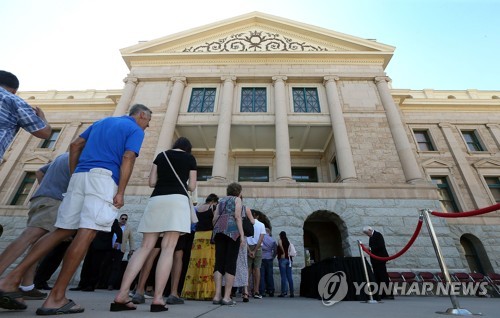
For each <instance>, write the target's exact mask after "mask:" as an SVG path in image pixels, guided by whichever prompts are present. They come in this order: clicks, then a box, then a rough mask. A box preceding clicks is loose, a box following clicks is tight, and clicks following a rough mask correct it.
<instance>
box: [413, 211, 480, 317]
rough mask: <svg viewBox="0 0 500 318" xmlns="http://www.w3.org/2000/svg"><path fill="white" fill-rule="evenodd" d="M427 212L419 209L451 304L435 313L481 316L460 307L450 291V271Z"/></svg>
mask: <svg viewBox="0 0 500 318" xmlns="http://www.w3.org/2000/svg"><path fill="white" fill-rule="evenodd" d="M429 212H430V211H429V210H427V209H425V210H421V213H422V214H423V215H424V218H425V224H426V225H427V230H428V231H429V234H430V236H431V241H432V245H433V246H434V251H435V252H436V256H437V259H438V262H439V266H440V267H441V271H442V272H443V276H444V279H445V281H446V282H445V284H446V285H447V286H450V292H449V296H450V299H451V304H452V305H453V308H448V309H447V310H446V311H444V312H443V311H436V313H438V314H443V315H455V316H481V315H482V314H481V313H477V314H473V313H471V312H470V311H468V310H467V309H464V308H460V304H459V303H458V299H457V296H456V295H454V294H453V293H452V292H451V290H452V289H451V277H450V273H449V272H448V267H446V264H445V262H444V258H443V254H442V253H441V247H440V246H439V242H438V239H437V236H436V232H434V227H433V226H432V222H431V218H430V217H429Z"/></svg>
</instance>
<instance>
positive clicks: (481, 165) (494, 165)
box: [473, 159, 500, 168]
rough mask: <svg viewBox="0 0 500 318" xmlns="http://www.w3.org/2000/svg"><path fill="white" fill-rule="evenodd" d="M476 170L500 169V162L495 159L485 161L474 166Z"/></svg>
mask: <svg viewBox="0 0 500 318" xmlns="http://www.w3.org/2000/svg"><path fill="white" fill-rule="evenodd" d="M473 166H474V167H476V168H500V161H498V160H494V159H483V160H480V161H478V162H476V163H474V164H473Z"/></svg>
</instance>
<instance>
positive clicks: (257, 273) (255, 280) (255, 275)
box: [253, 268, 260, 295]
mask: <svg viewBox="0 0 500 318" xmlns="http://www.w3.org/2000/svg"><path fill="white" fill-rule="evenodd" d="M259 286H260V268H254V269H253V294H254V295H255V294H258V293H259Z"/></svg>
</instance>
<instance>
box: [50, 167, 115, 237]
mask: <svg viewBox="0 0 500 318" xmlns="http://www.w3.org/2000/svg"><path fill="white" fill-rule="evenodd" d="M111 175H112V173H111V171H109V170H107V169H101V168H94V169H91V170H90V171H89V172H78V173H74V174H73V175H72V176H71V179H70V181H69V186H68V192H66V194H65V195H64V199H63V201H62V203H61V205H60V206H59V213H58V214H57V221H56V224H55V226H56V227H58V228H61V229H68V230H76V229H79V228H83V229H92V230H97V231H105V232H110V231H111V225H113V222H114V220H115V219H116V217H117V216H118V209H117V208H115V207H114V206H113V198H114V196H115V194H116V191H117V189H118V186H117V185H116V183H115V181H114V180H113V178H112V177H111Z"/></svg>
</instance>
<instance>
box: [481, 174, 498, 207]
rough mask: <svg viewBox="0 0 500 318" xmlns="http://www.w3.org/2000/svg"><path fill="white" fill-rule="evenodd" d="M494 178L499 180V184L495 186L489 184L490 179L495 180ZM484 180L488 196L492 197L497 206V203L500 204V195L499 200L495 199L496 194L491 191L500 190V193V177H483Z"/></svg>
mask: <svg viewBox="0 0 500 318" xmlns="http://www.w3.org/2000/svg"><path fill="white" fill-rule="evenodd" d="M493 178H496V179H497V183H495V184H491V183H488V179H493ZM483 179H484V183H485V185H486V189H488V192H489V193H488V194H489V196H490V197H491V199H492V201H493V202H494V203H495V204H496V203H500V195H499V197H498V199H497V198H495V195H494V193H493V192H492V191H491V189H492V188H493V189H499V190H498V191H500V176H495V175H486V176H485V175H483Z"/></svg>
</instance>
